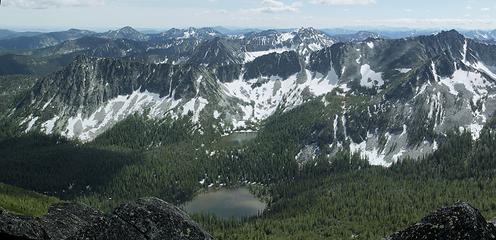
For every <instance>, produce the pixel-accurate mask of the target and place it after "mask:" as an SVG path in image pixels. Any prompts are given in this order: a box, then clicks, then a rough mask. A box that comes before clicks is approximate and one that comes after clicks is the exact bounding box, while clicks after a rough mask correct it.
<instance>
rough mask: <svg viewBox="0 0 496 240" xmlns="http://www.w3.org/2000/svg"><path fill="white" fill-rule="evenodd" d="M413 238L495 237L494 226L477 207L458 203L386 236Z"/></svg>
mask: <svg viewBox="0 0 496 240" xmlns="http://www.w3.org/2000/svg"><path fill="white" fill-rule="evenodd" d="M413 239H432V240H434V239H450V240H462V239H463V240H489V239H496V227H495V226H494V225H493V224H491V223H488V222H486V220H485V219H484V217H483V216H482V215H481V213H480V212H479V211H478V210H477V209H475V208H473V207H472V206H470V205H469V204H467V203H458V204H456V205H454V206H451V207H446V208H442V209H439V210H437V211H436V212H434V213H432V214H430V215H428V216H426V217H424V218H423V219H422V220H421V221H420V222H419V223H417V224H415V225H413V226H411V227H408V228H407V229H405V230H403V231H400V232H397V233H395V234H393V235H391V236H390V237H388V238H387V240H413Z"/></svg>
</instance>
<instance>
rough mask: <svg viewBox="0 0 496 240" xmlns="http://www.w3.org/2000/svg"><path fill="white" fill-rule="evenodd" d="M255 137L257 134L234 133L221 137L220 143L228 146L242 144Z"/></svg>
mask: <svg viewBox="0 0 496 240" xmlns="http://www.w3.org/2000/svg"><path fill="white" fill-rule="evenodd" d="M256 137H257V132H234V133H231V134H229V135H227V136H224V137H222V142H224V143H229V144H244V143H246V142H249V141H251V140H253V139H255V138H256Z"/></svg>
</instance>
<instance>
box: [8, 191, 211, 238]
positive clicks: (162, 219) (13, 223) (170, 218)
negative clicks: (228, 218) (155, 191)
mask: <svg viewBox="0 0 496 240" xmlns="http://www.w3.org/2000/svg"><path fill="white" fill-rule="evenodd" d="M0 237H2V239H19V240H20V239H22V240H28V239H29V240H64V239H71V240H77V239H95V240H96V239H99V240H125V239H130V240H131V239H133V240H136V239H171V240H208V239H212V237H211V236H210V235H209V234H208V233H206V232H205V231H203V230H202V229H201V227H200V226H199V225H198V224H196V223H195V222H194V221H192V220H191V219H190V218H189V217H188V216H187V215H186V214H185V213H184V212H183V211H181V210H180V209H178V208H177V207H175V206H172V205H170V204H168V203H166V202H164V201H162V200H160V199H157V198H144V199H139V200H137V201H136V202H131V203H128V204H124V205H122V206H121V207H119V208H117V209H115V210H114V212H113V213H112V214H108V215H106V214H104V213H102V212H100V211H97V210H94V209H92V208H90V207H88V206H86V205H82V204H76V203H59V204H56V205H54V206H52V207H51V208H50V209H49V213H48V215H46V216H43V217H40V218H30V217H21V216H16V215H12V214H10V213H8V212H6V211H3V210H0Z"/></svg>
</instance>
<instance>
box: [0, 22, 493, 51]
mask: <svg viewBox="0 0 496 240" xmlns="http://www.w3.org/2000/svg"><path fill="white" fill-rule="evenodd" d="M186 30H187V31H188V32H190V33H191V32H192V31H195V30H197V31H198V33H200V35H198V37H205V36H201V33H202V32H205V33H207V34H209V33H210V34H212V33H215V34H217V35H223V36H237V37H241V36H245V35H253V34H261V33H264V32H265V33H268V32H271V31H272V32H279V33H285V32H286V33H288V32H292V31H293V30H291V29H274V30H267V29H257V28H245V29H230V28H225V27H213V28H198V29H197V28H189V29H186ZM319 31H321V32H323V33H325V34H326V35H328V37H329V38H332V39H333V40H334V41H336V42H348V41H363V40H365V39H367V38H388V39H397V38H406V37H415V36H421V35H430V34H435V33H437V32H439V31H438V30H415V29H413V30H377V29H376V30H367V31H363V30H351V29H339V28H336V29H322V30H319ZM460 32H461V33H462V34H464V35H465V36H466V37H467V38H471V39H475V40H478V41H482V42H487V43H495V42H496V30H492V31H491V30H463V31H460ZM181 34H183V30H182V29H174V28H173V29H170V30H167V31H164V32H157V31H147V32H146V33H145V32H143V33H142V32H140V31H137V30H135V29H133V28H132V27H129V26H127V27H124V28H121V29H117V30H110V31H107V32H103V33H97V32H93V31H87V30H78V29H70V30H67V31H59V32H49V33H44V32H16V31H11V30H2V29H0V49H37V48H44V47H50V46H54V45H57V44H59V43H62V42H64V41H68V40H75V39H78V38H82V37H87V36H94V37H100V38H108V39H127V40H134V41H148V40H150V39H154V38H155V39H157V38H159V39H162V40H164V39H166V38H169V39H170V38H177V37H180V36H181Z"/></svg>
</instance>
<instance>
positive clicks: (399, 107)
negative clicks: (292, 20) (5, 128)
mask: <svg viewBox="0 0 496 240" xmlns="http://www.w3.org/2000/svg"><path fill="white" fill-rule="evenodd" d="M403 34H404V35H405V36H406V35H408V37H403V38H399V39H390V38H388V36H385V35H383V34H377V33H374V32H358V33H352V34H346V33H341V34H337V35H334V36H330V35H328V34H326V33H325V32H323V31H320V30H317V29H314V28H300V29H295V30H291V31H278V30H265V31H259V32H248V33H243V34H236V35H227V34H224V33H221V32H219V31H217V30H216V29H214V28H200V29H198V28H188V29H170V30H168V31H166V32H163V33H155V34H142V33H140V32H138V31H136V30H133V29H132V28H130V27H126V28H123V29H120V30H118V31H109V32H106V33H92V32H87V31H80V30H71V33H70V34H69V33H66V34H61V33H57V34H56V36H63V37H65V38H69V40H66V41H64V42H62V43H58V44H55V40H54V41H53V42H52V43H53V44H54V45H53V46H48V47H44V48H37V49H28V50H26V49H24V50H20V49H19V48H20V46H10V47H11V48H13V49H14V50H15V51H13V50H12V49H6V50H5V51H7V53H6V54H4V55H0V63H2V65H3V66H11V67H8V68H1V67H0V70H1V71H3V72H2V73H1V74H3V75H5V74H28V75H38V76H40V77H39V80H38V81H37V82H36V84H35V85H34V86H33V87H32V88H31V90H30V91H29V93H28V94H26V95H24V96H22V98H21V100H19V101H18V102H16V103H15V107H14V108H12V109H9V111H8V112H7V113H6V114H7V115H8V116H9V118H10V119H11V121H13V122H16V123H18V125H19V126H21V128H22V130H23V131H26V132H28V131H41V132H44V133H47V134H51V133H59V134H62V135H64V136H66V137H69V138H78V139H80V140H82V141H89V140H92V139H94V138H95V137H97V136H99V135H100V134H102V133H104V132H105V131H107V130H108V129H110V128H111V127H112V126H114V125H115V124H117V123H118V122H120V121H122V120H124V119H126V118H127V117H129V116H131V115H132V114H135V113H139V114H145V115H147V116H149V117H151V118H156V119H163V118H172V119H178V118H183V117H188V118H190V119H191V121H192V122H194V123H195V124H198V125H199V126H200V127H199V129H197V131H201V132H206V131H210V132H214V133H215V134H226V133H231V132H234V131H246V130H250V131H257V130H258V129H259V128H260V126H261V125H263V124H264V121H265V120H266V119H268V118H269V117H273V116H277V114H278V113H285V112H288V111H292V110H293V109H299V108H298V107H300V106H305V104H307V103H309V102H312V104H314V105H315V104H320V105H319V108H317V109H318V110H315V111H311V112H307V113H306V114H308V115H310V116H312V118H313V119H316V121H317V119H320V120H319V121H320V122H321V124H318V125H315V126H313V129H312V134H309V135H305V137H303V136H302V138H304V139H302V140H301V142H300V143H299V144H300V145H299V146H298V148H299V149H301V151H300V152H299V153H298V154H295V159H297V161H298V162H299V163H301V164H304V163H306V162H308V161H310V160H311V159H313V158H315V157H316V156H318V155H321V154H332V153H335V152H336V151H338V149H340V148H342V147H347V148H349V149H350V150H351V151H352V152H355V151H356V152H358V151H359V152H361V153H362V154H363V156H366V157H367V158H368V159H369V161H370V162H371V163H372V164H376V165H385V166H388V165H390V164H391V163H392V162H394V161H396V160H397V159H398V158H400V157H405V156H410V157H414V158H415V157H419V156H422V155H423V154H425V153H428V152H432V151H433V150H435V149H437V144H438V137H439V136H442V135H443V134H445V133H446V132H447V131H448V130H450V129H453V128H454V127H460V128H463V129H467V130H469V131H471V132H472V134H473V137H474V138H477V137H478V136H479V133H480V131H481V129H482V128H483V126H484V124H486V122H487V121H488V119H490V118H491V117H492V114H493V112H494V111H495V108H494V106H496V102H494V96H495V95H496V57H495V56H496V45H491V44H487V43H488V41H485V40H484V41H483V40H481V39H482V38H484V39H489V36H491V35H484V34H483V33H481V32H476V31H474V32H472V35H473V36H476V37H474V38H476V39H471V38H467V37H466V36H464V35H463V34H461V33H459V32H457V31H454V30H452V31H445V32H440V33H436V34H427V35H425V36H415V35H416V33H412V32H410V33H403ZM47 36H51V37H52V38H53V39H58V40H60V41H62V38H63V37H59V38H55V37H53V36H54V34H51V35H47V34H44V35H39V36H35V37H30V38H36V39H41V38H45V37H47ZM76 36H80V37H76ZM389 36H391V35H389ZM23 38H26V37H23ZM58 40H57V41H58ZM38 42H39V41H38ZM0 43H1V42H0ZM11 43H12V41H11ZM4 46H7V45H4ZM24 46H34V45H24ZM9 51H10V52H9Z"/></svg>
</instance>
